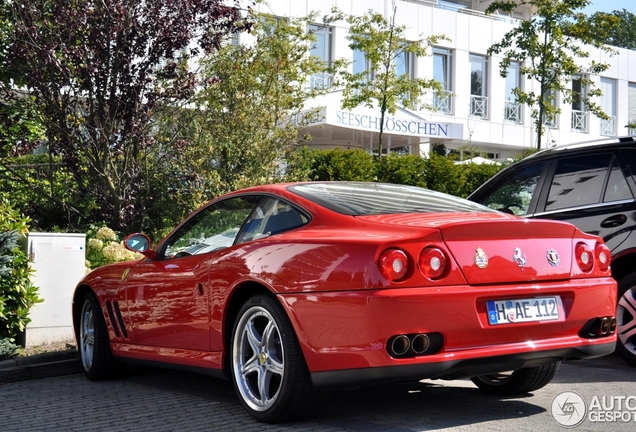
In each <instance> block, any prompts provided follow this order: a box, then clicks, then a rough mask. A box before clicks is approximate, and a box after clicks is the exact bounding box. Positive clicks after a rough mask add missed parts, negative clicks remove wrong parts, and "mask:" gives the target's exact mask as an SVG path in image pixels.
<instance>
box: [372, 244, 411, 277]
mask: <svg viewBox="0 0 636 432" xmlns="http://www.w3.org/2000/svg"><path fill="white" fill-rule="evenodd" d="M378 262H379V264H380V272H381V273H382V275H383V276H384V277H385V278H387V279H388V280H390V281H398V280H400V279H402V278H403V277H404V276H406V273H407V272H408V270H409V259H408V257H407V256H406V253H405V252H404V251H402V250H400V249H387V250H385V251H384V252H382V255H380V260H379V261H378Z"/></svg>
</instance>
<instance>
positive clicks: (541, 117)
mask: <svg viewBox="0 0 636 432" xmlns="http://www.w3.org/2000/svg"><path fill="white" fill-rule="evenodd" d="M589 3H590V2H589V0H560V1H554V0H507V1H495V2H493V3H491V4H490V6H488V8H487V9H486V13H494V12H497V11H498V10H499V11H504V12H512V11H513V10H514V9H515V8H516V7H518V6H519V5H531V6H532V7H533V8H535V9H536V14H535V15H534V16H533V17H532V18H530V19H529V20H524V21H521V22H520V23H519V24H518V25H517V26H515V27H514V28H513V29H512V30H510V31H508V32H507V33H506V34H505V35H504V37H503V39H502V41H501V42H499V43H496V44H494V45H492V46H491V47H490V48H489V49H488V54H489V55H492V54H503V59H502V61H501V63H500V74H501V76H502V77H505V76H506V75H507V73H508V67H509V66H510V64H511V63H512V62H513V61H515V62H519V63H520V68H519V72H520V73H521V75H524V76H526V77H527V78H530V79H533V80H535V81H536V82H537V83H538V86H539V90H538V91H537V92H535V91H532V90H523V89H521V88H519V87H517V88H515V89H514V90H513V92H514V95H515V97H516V100H517V101H518V102H519V103H521V104H524V105H527V106H528V107H529V108H530V109H531V110H532V114H531V115H532V118H533V119H534V126H535V130H536V134H537V140H536V141H537V149H541V141H542V136H543V133H544V127H545V126H544V125H545V122H546V121H547V120H548V119H551V118H553V117H554V116H555V115H557V114H559V113H560V109H559V108H558V107H557V106H556V105H555V103H554V100H553V95H555V94H556V93H557V92H561V93H562V94H563V101H564V102H565V103H570V102H572V100H574V99H575V98H580V100H582V101H583V103H584V104H585V106H586V108H587V110H588V111H590V112H592V113H593V114H595V115H596V116H597V117H600V118H602V119H608V116H607V114H605V113H604V112H603V110H602V109H601V108H600V107H599V106H598V105H597V104H595V103H594V102H593V100H592V99H591V98H593V97H597V96H600V95H601V92H600V89H597V88H595V87H594V83H593V82H592V81H591V80H590V79H589V78H586V76H588V75H590V74H600V73H601V72H603V71H605V70H607V68H608V67H609V65H608V64H606V63H599V62H596V61H595V60H591V61H590V62H589V64H588V65H587V66H585V67H582V66H581V64H580V63H581V62H580V60H584V59H587V58H589V51H588V50H587V47H588V46H594V47H597V48H599V49H600V50H602V51H605V52H608V53H613V50H612V49H611V48H610V47H608V46H604V45H602V44H601V43H599V42H598V41H596V40H595V39H594V31H593V28H592V27H591V26H590V25H589V23H587V22H586V20H585V15H583V14H577V13H575V11H576V10H578V9H581V8H583V7H585V6H587V5H588V4H589ZM575 74H581V85H582V86H587V87H588V88H589V90H588V91H587V93H586V94H579V93H576V92H574V91H573V90H572V86H571V85H569V83H570V82H571V81H572V77H573V76H574V75H575Z"/></svg>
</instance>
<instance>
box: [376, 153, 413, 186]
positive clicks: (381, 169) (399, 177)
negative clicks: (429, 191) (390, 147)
mask: <svg viewBox="0 0 636 432" xmlns="http://www.w3.org/2000/svg"><path fill="white" fill-rule="evenodd" d="M375 165H376V172H377V180H378V181H379V182H385V183H395V184H404V185H411V186H421V187H426V159H423V158H421V157H419V156H416V155H404V156H400V155H397V154H395V153H391V154H390V155H388V156H386V157H382V158H380V159H379V160H377V161H376V163H375Z"/></svg>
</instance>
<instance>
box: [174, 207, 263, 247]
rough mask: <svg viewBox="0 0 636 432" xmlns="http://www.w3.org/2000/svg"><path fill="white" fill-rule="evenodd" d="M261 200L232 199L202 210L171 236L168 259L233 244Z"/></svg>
mask: <svg viewBox="0 0 636 432" xmlns="http://www.w3.org/2000/svg"><path fill="white" fill-rule="evenodd" d="M261 199H262V197H259V196H248V197H236V198H230V199H227V200H224V201H221V202H218V203H215V204H212V205H210V206H208V207H206V208H204V209H203V210H201V211H199V213H198V214H197V215H196V216H194V217H193V218H192V219H190V220H189V221H188V222H187V223H186V224H185V225H183V226H182V227H181V228H179V229H178V230H177V231H176V232H175V233H174V234H173V235H172V236H171V237H170V238H169V239H168V241H167V243H166V247H165V249H164V253H163V256H164V258H180V257H183V256H190V255H200V254H204V253H208V252H213V251H217V250H220V249H225V248H227V247H230V246H232V244H234V239H235V238H236V236H237V234H238V233H239V230H240V228H241V226H242V225H243V223H244V222H245V219H247V217H248V216H249V215H250V213H252V210H254V207H256V205H257V204H258V202H259V201H260V200H261Z"/></svg>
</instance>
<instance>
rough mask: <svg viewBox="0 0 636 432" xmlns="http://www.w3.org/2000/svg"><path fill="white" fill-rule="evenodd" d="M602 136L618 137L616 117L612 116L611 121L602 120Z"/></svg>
mask: <svg viewBox="0 0 636 432" xmlns="http://www.w3.org/2000/svg"><path fill="white" fill-rule="evenodd" d="M601 135H605V136H616V116H610V118H609V120H603V119H601Z"/></svg>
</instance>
